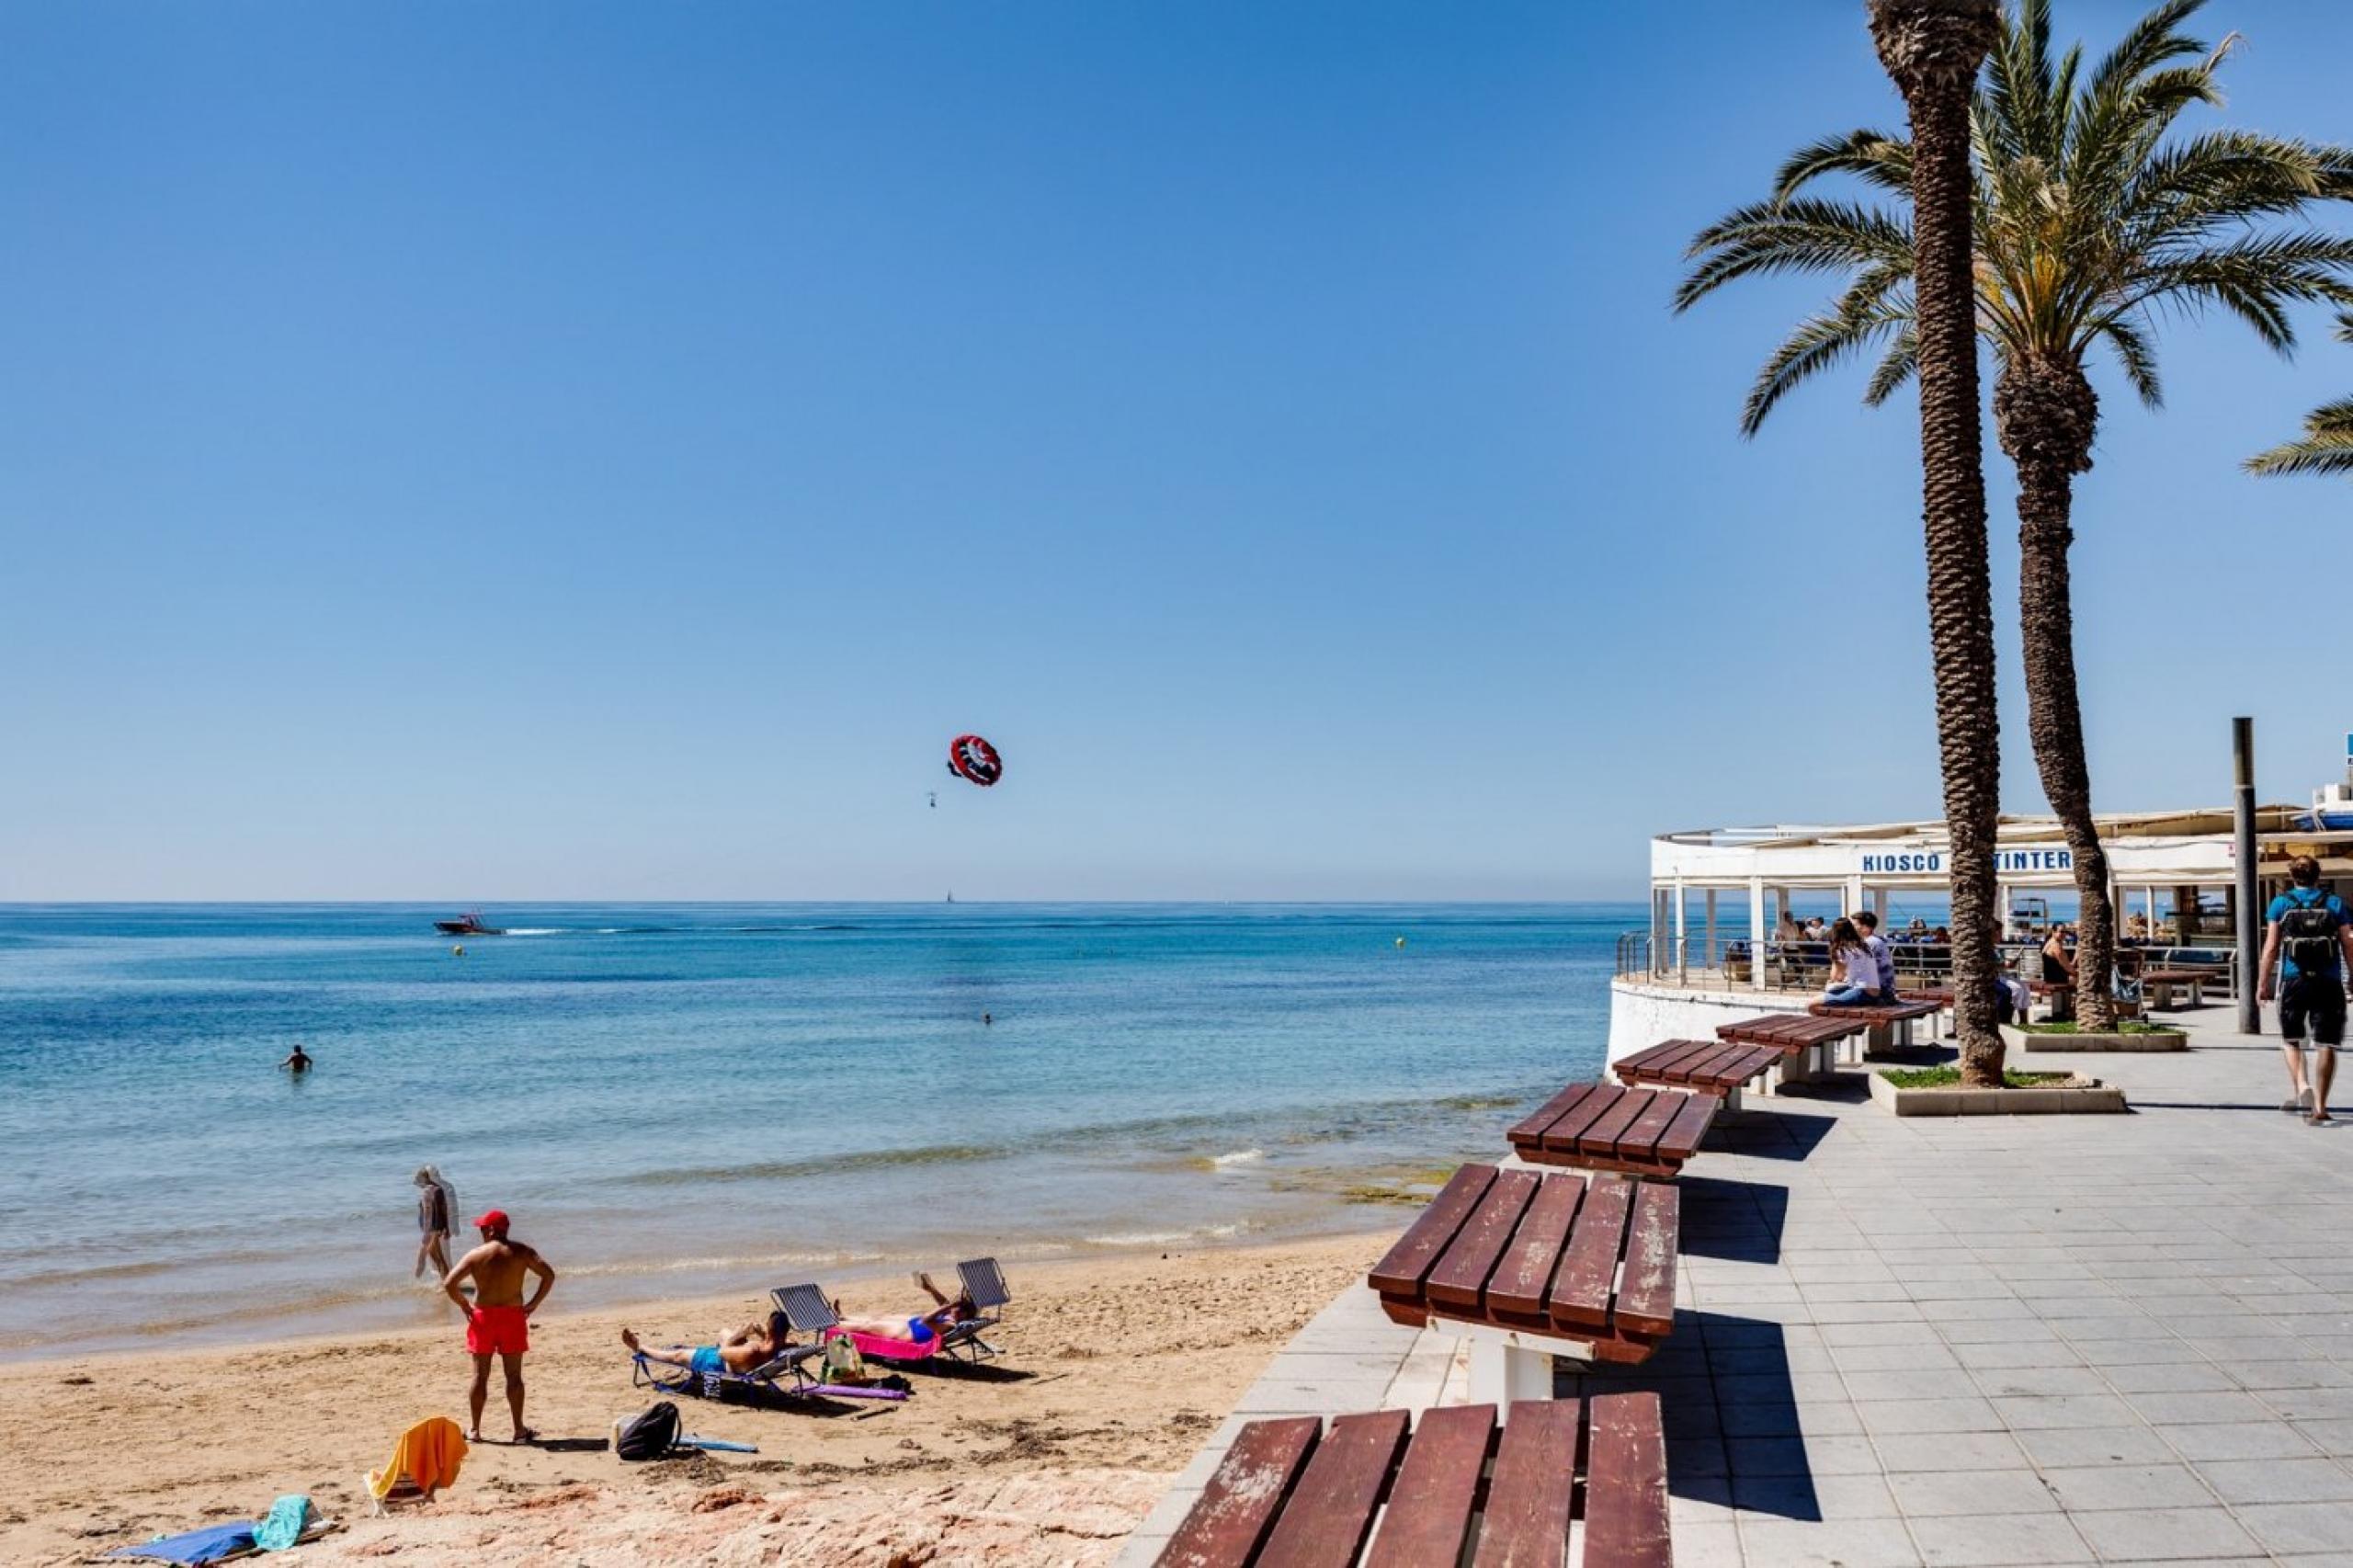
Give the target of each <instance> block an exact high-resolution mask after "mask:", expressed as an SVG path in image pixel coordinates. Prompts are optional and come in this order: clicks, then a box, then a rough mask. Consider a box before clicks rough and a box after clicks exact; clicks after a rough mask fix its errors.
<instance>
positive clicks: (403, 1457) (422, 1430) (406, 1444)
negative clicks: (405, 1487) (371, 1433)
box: [368, 1415, 466, 1497]
mask: <svg viewBox="0 0 2353 1568" xmlns="http://www.w3.org/2000/svg"><path fill="white" fill-rule="evenodd" d="M465 1458H466V1435H465V1434H464V1433H463V1432H461V1431H460V1430H459V1429H458V1424H457V1423H456V1422H454V1421H452V1420H450V1419H449V1417H448V1416H446V1415H436V1416H433V1417H431V1418H429V1419H427V1420H424V1421H420V1422H418V1423H417V1424H416V1425H415V1426H412V1427H410V1428H409V1429H408V1430H407V1431H405V1432H404V1433H402V1434H401V1440H400V1441H399V1442H397V1443H395V1444H393V1445H392V1462H391V1463H390V1464H388V1465H386V1466H385V1467H384V1468H383V1469H381V1470H371V1471H369V1472H368V1490H369V1492H371V1493H373V1494H376V1495H377V1496H378V1497H382V1496H384V1495H386V1494H389V1493H390V1492H391V1491H392V1488H393V1487H395V1486H398V1485H399V1484H400V1483H402V1482H404V1481H407V1482H411V1483H415V1485H417V1486H419V1487H421V1488H423V1489H424V1492H425V1494H426V1496H427V1497H430V1496H432V1495H433V1494H435V1493H436V1492H438V1491H440V1490H441V1488H443V1487H445V1486H447V1485H449V1484H450V1483H452V1482H454V1481H456V1480H457V1479H458V1466H459V1465H460V1464H462V1463H463V1462H465Z"/></svg>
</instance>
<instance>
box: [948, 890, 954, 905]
mask: <svg viewBox="0 0 2353 1568" xmlns="http://www.w3.org/2000/svg"><path fill="white" fill-rule="evenodd" d="M948 902H949V903H955V902H956V890H955V889H954V888H949V890H948Z"/></svg>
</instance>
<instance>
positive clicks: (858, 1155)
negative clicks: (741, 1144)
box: [619, 1143, 1014, 1187]
mask: <svg viewBox="0 0 2353 1568" xmlns="http://www.w3.org/2000/svg"><path fill="white" fill-rule="evenodd" d="M1011 1153H1014V1151H1013V1150H1011V1149H1008V1148H1006V1147H1003V1146H1001V1145H998V1144H994V1143H930V1144H926V1145H924V1146H922V1147H920V1148H915V1149H860V1150H858V1151H856V1152H855V1153H846V1154H816V1155H812V1156H810V1157H809V1158H808V1159H805V1160H763V1161H761V1162H759V1163H758V1164H756V1165H678V1166H672V1167H670V1168H668V1169H665V1170H656V1171H639V1172H637V1173H636V1174H634V1175H631V1176H622V1177H620V1178H619V1179H620V1182H621V1183H622V1184H623V1185H625V1186H629V1187H687V1186H691V1185H693V1184H694V1183H697V1182H706V1181H709V1182H726V1181H790V1180H791V1179H793V1178H794V1177H796V1176H835V1175H837V1174H839V1173H841V1172H844V1171H870V1170H887V1169H890V1168H892V1167H893V1166H898V1165H960V1164H963V1163H965V1162H968V1161H975V1160H1001V1159H1004V1158H1006V1156H1008V1155H1010V1154H1011Z"/></svg>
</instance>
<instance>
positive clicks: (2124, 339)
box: [2100, 320, 2165, 413]
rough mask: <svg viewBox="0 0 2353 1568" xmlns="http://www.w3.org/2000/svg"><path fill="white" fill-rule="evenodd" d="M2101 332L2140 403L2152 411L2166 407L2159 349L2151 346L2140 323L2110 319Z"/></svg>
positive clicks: (2118, 367)
mask: <svg viewBox="0 0 2353 1568" xmlns="http://www.w3.org/2000/svg"><path fill="white" fill-rule="evenodd" d="M2100 336H2101V337H2102V338H2103V339H2104V340H2105V341H2106V342H2107V344H2108V346H2109V349H2111V350H2112V351H2113V352H2114V353H2115V355H2116V366H2117V369H2120V370H2122V371H2123V372H2124V381H2125V384H2126V385H2128V386H2130V387H2131V389H2132V391H2133V392H2134V394H2135V395H2136V396H2138V397H2139V398H2140V400H2141V406H2142V407H2143V408H2146V409H2148V410H2149V411H2150V412H2151V413H2154V412H2155V411H2156V410H2158V409H2160V408H2163V407H2164V406H2165V388H2164V387H2163V385H2161V384H2160V383H2159V381H2158V380H2157V357H2156V353H2155V351H2154V349H2152V348H2151V347H2149V340H2148V338H2147V337H2146V336H2145V335H2143V333H2142V331H2141V328H2140V325H2139V324H2137V323H2134V322H2130V321H2124V320H2116V321H2110V322H2108V323H2106V324H2103V325H2102V327H2101V328H2100Z"/></svg>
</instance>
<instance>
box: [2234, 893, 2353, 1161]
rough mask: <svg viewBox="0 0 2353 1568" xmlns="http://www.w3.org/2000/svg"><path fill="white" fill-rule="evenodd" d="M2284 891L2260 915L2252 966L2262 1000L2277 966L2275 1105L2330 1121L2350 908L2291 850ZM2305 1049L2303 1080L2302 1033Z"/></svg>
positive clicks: (2352, 927)
mask: <svg viewBox="0 0 2353 1568" xmlns="http://www.w3.org/2000/svg"><path fill="white" fill-rule="evenodd" d="M2288 880H2289V881H2290V884H2292V885H2290V887H2289V889H2288V891H2287V892H2283V893H2281V894H2280V895H2279V897H2278V898H2275V899H2273V900H2272V901H2271V907H2270V908H2269V909H2268V911H2266V912H2265V915H2264V919H2265V920H2266V921H2267V922H2268V926H2269V928H2268V931H2267V932H2266V933H2265V935H2264V938H2263V958H2262V960H2261V963H2260V967H2259V969H2258V971H2257V972H2258V973H2259V974H2260V975H2261V977H2262V981H2261V988H2260V989H2259V990H2258V991H2257V992H2256V996H2257V997H2259V998H2260V999H2261V1000H2263V1001H2266V1002H2268V1001H2270V1000H2271V997H2272V994H2273V990H2274V987H2273V981H2272V973H2273V967H2274V965H2277V966H2278V971H2279V983H2278V987H2277V989H2278V994H2279V1044H2280V1048H2281V1049H2282V1050H2284V1051H2286V1052H2287V1053H2288V1086H2289V1089H2290V1096H2289V1099H2288V1102H2287V1104H2285V1105H2283V1106H2281V1107H2280V1109H2281V1110H2287V1111H2303V1112H2306V1113H2307V1119H2309V1120H2310V1121H2311V1123H2312V1124H2313V1126H2314V1127H2325V1126H2327V1125H2328V1124H2329V1123H2331V1122H2333V1121H2335V1120H2336V1118H2335V1117H2332V1116H2330V1115H2329V1114H2328V1089H2329V1085H2330V1083H2331V1081H2332V1080H2334V1079H2335V1078H2336V1048H2337V1047H2338V1046H2340V1045H2342V1044H2344V1043H2345V975H2346V968H2347V964H2348V963H2353V911H2347V909H2346V907H2345V903H2344V901H2343V900H2341V899H2339V898H2338V897H2337V896H2336V894H2335V893H2324V892H2321V891H2320V862H2319V861H2317V860H2315V859H2313V858H2312V857H2311V856H2309V855H2299V856H2297V857H2296V858H2294V859H2292V860H2290V861H2289V862H2288ZM2307 1028H2309V1029H2310V1031H2311V1035H2312V1041H2313V1071H2312V1078H2311V1081H2310V1082H2307V1081H2306V1079H2305V1076H2304V1036H2305V1032H2306V1029H2307Z"/></svg>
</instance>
